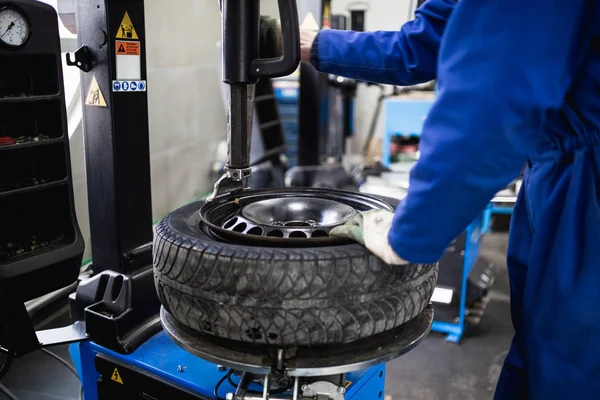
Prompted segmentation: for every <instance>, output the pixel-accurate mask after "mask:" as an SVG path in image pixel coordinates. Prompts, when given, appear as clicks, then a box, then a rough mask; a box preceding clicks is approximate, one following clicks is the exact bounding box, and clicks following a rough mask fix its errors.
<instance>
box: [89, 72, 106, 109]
mask: <svg viewBox="0 0 600 400" xmlns="http://www.w3.org/2000/svg"><path fill="white" fill-rule="evenodd" d="M85 104H86V105H88V106H96V107H106V100H104V96H103V95H102V91H101V90H100V86H98V81H97V80H96V77H95V76H94V77H93V78H92V83H91V84H90V90H89V91H88V94H87V97H86V98H85Z"/></svg>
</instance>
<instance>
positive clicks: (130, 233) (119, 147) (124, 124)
mask: <svg viewBox="0 0 600 400" xmlns="http://www.w3.org/2000/svg"><path fill="white" fill-rule="evenodd" d="M77 6H78V9H77V12H78V15H77V16H78V18H77V34H78V42H79V45H80V46H84V45H85V46H87V47H88V48H89V50H90V53H91V55H92V58H93V60H94V64H93V68H92V69H91V71H89V72H87V73H82V74H81V77H82V79H81V87H82V97H83V102H84V105H83V126H84V135H85V158H86V168H87V183H88V196H89V199H88V202H89V208H90V228H91V236H92V240H91V242H92V243H91V244H92V258H93V268H94V271H95V272H100V271H103V270H107V269H111V270H115V271H119V272H125V273H128V272H131V270H132V269H135V268H136V267H138V266H141V265H139V263H136V262H132V259H134V258H137V260H141V261H142V262H151V254H150V253H151V251H150V246H149V245H148V244H149V243H151V241H152V235H153V233H152V204H151V188H150V146H149V134H148V96H147V91H146V90H147V84H146V46H145V40H146V37H145V23H144V1H143V0H96V1H78V2H77ZM136 55H137V56H136ZM119 56H120V57H131V58H120V59H119V60H117V57H119ZM136 57H139V58H136ZM138 61H139V63H138ZM149 90H151V88H150V89H149ZM165 134H166V133H165ZM145 245H146V247H142V249H145V251H139V250H140V246H145ZM136 249H137V250H136ZM133 254H135V255H137V257H133Z"/></svg>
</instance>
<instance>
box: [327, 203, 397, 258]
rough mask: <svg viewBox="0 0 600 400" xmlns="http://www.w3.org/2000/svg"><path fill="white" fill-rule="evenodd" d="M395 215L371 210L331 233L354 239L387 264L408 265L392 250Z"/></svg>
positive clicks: (339, 236) (356, 216)
mask: <svg viewBox="0 0 600 400" xmlns="http://www.w3.org/2000/svg"><path fill="white" fill-rule="evenodd" d="M393 219H394V213H392V212H390V211H386V210H371V211H366V212H363V213H360V214H358V215H355V216H354V217H352V219H350V221H348V222H346V223H345V224H344V225H341V226H337V227H335V228H333V229H332V230H331V232H329V234H330V235H331V236H333V237H338V238H344V239H352V240H354V241H356V242H358V243H360V244H362V245H363V246H365V247H366V248H367V249H368V250H370V251H371V253H373V254H375V255H376V256H377V257H379V258H381V259H382V260H383V261H384V262H385V263H386V264H390V265H401V264H408V261H405V260H403V259H402V258H400V256H398V254H396V253H395V252H394V250H392V247H391V246H390V244H389V242H388V233H389V231H390V228H391V226H392V220H393Z"/></svg>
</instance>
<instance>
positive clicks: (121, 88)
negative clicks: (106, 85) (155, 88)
mask: <svg viewBox="0 0 600 400" xmlns="http://www.w3.org/2000/svg"><path fill="white" fill-rule="evenodd" d="M146 85H147V84H146V81H113V92H145V91H146Z"/></svg>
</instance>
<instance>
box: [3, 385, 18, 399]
mask: <svg viewBox="0 0 600 400" xmlns="http://www.w3.org/2000/svg"><path fill="white" fill-rule="evenodd" d="M0 393H2V394H3V395H5V396H6V397H8V400H19V398H18V397H17V396H15V394H14V393H13V392H11V391H10V390H8V388H7V387H6V386H4V385H3V384H1V383H0Z"/></svg>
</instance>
